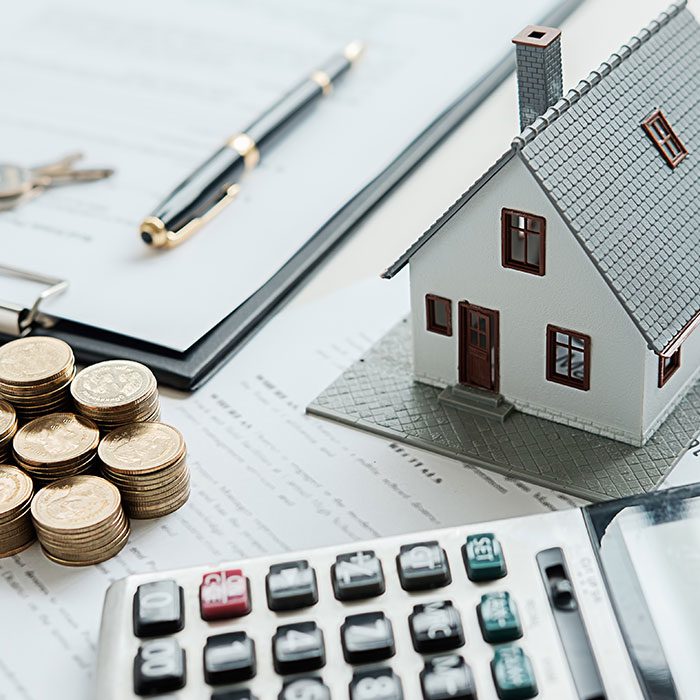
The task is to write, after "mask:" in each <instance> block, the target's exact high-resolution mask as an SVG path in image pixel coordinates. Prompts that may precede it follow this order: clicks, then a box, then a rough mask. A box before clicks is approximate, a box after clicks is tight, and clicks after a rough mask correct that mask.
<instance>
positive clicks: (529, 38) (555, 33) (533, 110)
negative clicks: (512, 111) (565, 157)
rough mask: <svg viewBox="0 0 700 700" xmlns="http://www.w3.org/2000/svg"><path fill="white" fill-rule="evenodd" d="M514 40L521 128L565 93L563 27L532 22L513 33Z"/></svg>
mask: <svg viewBox="0 0 700 700" xmlns="http://www.w3.org/2000/svg"><path fill="white" fill-rule="evenodd" d="M513 43H514V44H515V58H516V61H517V64H518V101H519V103H520V130H521V131H522V130H523V129H524V128H525V127H526V126H529V125H530V124H532V122H534V121H535V119H537V117H539V116H540V115H541V114H544V113H545V112H546V111H547V109H548V108H549V107H551V106H552V105H553V104H554V103H555V102H556V101H557V100H558V99H559V98H560V97H561V95H562V87H561V30H560V29H554V28H552V27H540V26H537V25H534V24H531V25H530V26H529V27H525V29H523V31H522V32H520V34H518V35H517V36H515V37H513Z"/></svg>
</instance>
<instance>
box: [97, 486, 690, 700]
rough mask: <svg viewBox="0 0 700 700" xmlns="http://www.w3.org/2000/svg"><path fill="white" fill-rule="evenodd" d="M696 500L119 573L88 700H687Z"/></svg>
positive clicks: (671, 498) (600, 508) (682, 493)
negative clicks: (94, 684)
mask: <svg viewBox="0 0 700 700" xmlns="http://www.w3.org/2000/svg"><path fill="white" fill-rule="evenodd" d="M698 590H700V486H689V487H679V488H676V489H670V490H668V491H662V492H656V493H653V494H645V495H643V496H639V497H632V498H626V499H622V500H618V501H611V502H608V503H602V504H595V505H592V506H588V507H585V508H581V509H572V510H568V511H560V512H553V513H547V514H540V515H533V516H529V517H521V518H513V519H506V520H497V521H493V522H486V523H481V524H478V525H469V526H464V527H450V528H446V529H440V530H433V531H427V532H421V533H414V534H409V535H402V536H397V537H387V538H383V539H377V540H373V541H369V542H363V543H359V544H358V543H353V544H345V545H341V546H337V547H329V548H325V549H312V550H308V551H302V552H297V553H294V554H281V555H276V556H267V557H263V558H256V559H248V560H242V561H231V562H223V563H217V564H215V565H211V566H197V567H192V568H189V569H181V570H178V571H167V572H157V573H148V574H143V575H134V576H129V577H128V578H125V579H123V580H121V581H118V582H116V583H115V584H113V585H112V586H111V588H110V589H109V591H108V593H107V595H106V599H105V605H104V611H103V617H102V626H101V632H100V645H99V661H98V673H97V690H96V695H95V697H97V698H99V699H100V700H127V699H136V698H141V697H154V698H160V699H161V700H166V699H167V700H177V699H183V700H184V699H186V698H188V699H189V698H192V699H197V700H330V699H331V698H335V699H338V700H340V699H344V700H454V699H462V700H477V699H478V700H521V699H522V700H525V699H527V698H541V699H542V700H569V699H571V700H642V699H645V700H657V699H658V700H661V699H663V700H674V699H676V698H680V699H685V700H690V699H691V698H693V699H695V698H698V697H700V690H698V681H697V676H696V672H695V671H696V666H697V664H698V658H700V656H699V654H698V652H700V605H699V604H698V602H697V601H698Z"/></svg>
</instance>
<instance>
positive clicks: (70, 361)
mask: <svg viewBox="0 0 700 700" xmlns="http://www.w3.org/2000/svg"><path fill="white" fill-rule="evenodd" d="M73 377H75V358H74V357H73V351H72V350H71V349H70V346H69V345H68V344H66V343H64V342H63V341H62V340H57V339H56V338H43V337H36V338H19V339H18V340H12V341H10V342H9V343H6V344H5V345H3V346H2V347H0V398H3V399H5V401H7V402H9V403H11V404H12V405H13V406H14V408H15V410H16V411H17V415H18V416H19V419H20V422H26V421H28V420H31V419H32V418H36V417H37V416H44V415H46V414H47V413H53V412H54V411H60V410H63V409H65V408H67V407H68V405H69V395H68V387H69V386H70V383H71V381H72V380H73Z"/></svg>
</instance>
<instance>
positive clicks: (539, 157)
mask: <svg viewBox="0 0 700 700" xmlns="http://www.w3.org/2000/svg"><path fill="white" fill-rule="evenodd" d="M656 108H661V109H662V111H663V112H664V114H665V115H666V117H667V118H668V120H669V123H670V124H671V126H672V127H673V129H674V130H675V132H676V133H677V134H678V136H679V138H680V139H681V141H682V142H683V143H684V144H685V146H686V148H687V149H688V151H689V155H688V156H687V157H686V158H685V160H683V161H682V162H681V163H680V164H679V165H678V167H677V168H675V169H672V168H670V167H669V166H668V165H667V164H666V162H665V160H664V159H663V158H662V156H661V154H660V153H659V152H658V150H657V149H656V148H655V146H654V144H653V143H652V142H651V140H650V139H649V137H648V136H647V135H646V133H645V132H644V130H643V129H642V127H641V122H642V121H643V120H644V118H645V117H646V116H648V115H649V114H650V113H651V112H652V111H653V110H654V109H656ZM512 145H513V149H514V152H516V153H517V154H518V155H519V156H520V158H521V159H522V160H523V161H524V162H525V164H526V165H527V166H528V167H529V168H530V170H531V171H532V173H533V175H534V176H535V178H536V179H537V180H538V181H539V182H540V183H541V185H542V187H543V189H544V190H545V192H546V193H547V194H548V196H549V198H550V199H551V201H552V202H553V204H554V206H555V207H556V208H557V209H558V210H559V212H560V213H561V215H562V216H563V218H564V219H565V221H567V223H568V224H569V226H570V228H571V230H572V232H573V233H574V235H575V236H576V238H577V239H578V241H579V242H580V243H581V245H582V247H583V248H584V250H585V251H586V253H587V254H588V256H589V257H590V259H591V260H592V262H593V263H594V264H595V265H596V267H597V268H598V270H599V271H600V273H601V275H602V276H603V278H604V279H605V281H606V282H607V283H608V285H609V286H610V288H611V289H612V291H613V293H614V294H615V295H616V297H617V298H618V299H619V301H620V303H621V304H622V305H623V307H624V308H625V309H626V311H627V312H628V314H629V315H630V317H631V318H632V320H633V321H634V323H635V324H636V325H637V327H638V328H639V330H640V332H641V333H642V335H643V336H644V338H645V339H646V341H647V343H648V344H649V346H650V347H651V348H653V349H654V350H655V351H656V352H661V351H662V350H663V349H664V348H665V347H667V346H668V345H669V344H670V343H671V342H672V341H673V339H674V338H675V337H676V336H678V334H679V333H680V332H681V330H682V329H684V327H686V326H687V325H688V324H689V323H690V322H691V321H692V320H693V318H694V316H695V315H696V312H698V310H700V168H698V167H697V165H696V164H697V163H698V162H699V161H698V158H699V157H700V26H699V25H698V23H697V22H696V21H695V19H694V18H693V16H692V15H691V14H690V12H689V11H688V10H686V9H685V1H684V0H683V1H681V2H676V3H674V4H673V5H671V7H670V8H669V9H668V10H667V11H666V12H664V13H662V14H661V15H660V16H659V18H658V19H657V20H656V21H654V22H652V23H651V24H650V25H649V26H648V27H647V28H646V29H643V30H642V31H641V32H640V33H639V34H638V35H637V36H635V37H633V38H632V39H631V40H630V41H629V42H628V43H627V44H625V45H623V46H622V48H621V49H620V50H619V51H617V52H616V53H614V54H613V55H612V56H611V57H610V58H609V59H608V61H606V62H605V63H603V64H602V65H601V67H600V68H599V69H598V70H597V71H594V72H593V73H591V75H590V76H589V77H588V78H587V79H586V80H584V81H581V82H580V83H579V84H578V85H577V86H576V88H574V89H573V90H570V91H569V92H568V93H567V94H566V95H565V96H564V97H563V98H562V99H561V100H560V101H559V102H557V103H556V104H555V105H554V106H553V107H551V108H550V109H549V110H548V111H547V112H546V113H545V114H544V115H542V116H541V117H539V118H538V119H537V120H536V121H535V122H534V123H533V124H532V125H531V126H529V127H527V128H526V129H525V130H524V131H523V133H522V134H520V136H518V137H517V138H516V139H515V140H514V141H513V144H512ZM511 153H512V152H511ZM510 155H511V154H506V156H503V157H502V158H501V159H500V160H499V162H498V163H500V164H501V165H502V164H503V162H504V159H506V160H507V159H508V157H509V156H510ZM498 163H497V164H496V166H494V168H492V169H491V170H490V171H489V172H488V173H486V175H485V176H483V177H482V178H481V179H480V180H479V182H478V183H475V185H474V186H472V187H471V188H470V190H468V192H467V193H465V195H463V196H462V197H461V198H460V199H459V200H458V201H457V202H456V203H455V204H454V205H453V206H452V207H451V208H450V209H449V210H448V211H447V212H446V213H445V214H444V215H443V216H442V217H441V218H440V219H438V221H437V222H436V223H435V224H433V226H432V227H431V228H430V229H429V230H428V231H427V232H426V233H425V234H424V235H423V236H422V237H421V238H420V239H419V240H418V241H417V242H416V243H415V244H414V245H413V246H411V248H409V250H408V251H406V253H404V255H403V256H401V258H399V260H397V261H396V263H394V265H392V266H391V267H390V268H389V269H388V270H387V271H386V272H385V273H384V275H385V276H387V277H391V276H393V275H394V274H396V273H397V272H398V271H399V270H400V269H401V267H403V266H404V265H405V264H406V262H407V261H408V260H409V259H410V257H411V256H412V255H413V254H414V253H415V252H416V251H417V250H418V249H419V248H420V247H421V246H422V245H424V244H425V243H426V242H427V240H428V239H429V238H430V237H431V236H432V235H434V234H435V233H436V232H437V230H439V229H440V228H441V226H442V224H443V223H444V222H445V221H446V219H447V218H450V217H451V216H453V215H454V213H456V211H458V210H459V209H460V208H461V207H462V206H463V205H464V204H465V203H466V201H468V199H469V198H471V196H473V194H474V191H475V188H476V187H477V186H478V187H481V186H482V185H483V183H484V182H486V181H488V180H489V179H490V177H492V176H493V174H495V172H497V170H498V169H500V167H497V166H498Z"/></svg>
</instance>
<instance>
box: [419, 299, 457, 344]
mask: <svg viewBox="0 0 700 700" xmlns="http://www.w3.org/2000/svg"><path fill="white" fill-rule="evenodd" d="M425 319H426V327H427V329H428V330H429V331H432V332H433V333H440V335H452V302H451V301H450V300H449V299H445V297H439V296H436V295H435V294H426V295H425Z"/></svg>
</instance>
